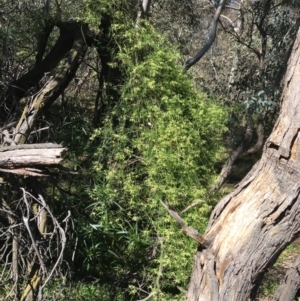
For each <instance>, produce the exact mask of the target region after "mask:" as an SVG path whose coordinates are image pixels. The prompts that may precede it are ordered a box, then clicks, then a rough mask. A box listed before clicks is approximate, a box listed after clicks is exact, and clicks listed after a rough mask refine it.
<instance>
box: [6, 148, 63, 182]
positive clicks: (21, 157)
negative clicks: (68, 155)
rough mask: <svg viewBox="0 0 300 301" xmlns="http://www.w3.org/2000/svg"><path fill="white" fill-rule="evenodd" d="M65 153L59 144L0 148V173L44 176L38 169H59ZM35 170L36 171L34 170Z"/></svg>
mask: <svg viewBox="0 0 300 301" xmlns="http://www.w3.org/2000/svg"><path fill="white" fill-rule="evenodd" d="M65 151H66V148H64V147H63V146H62V145H60V144H55V143H45V144H21V145H13V146H5V147H1V148H0V172H8V173H15V174H19V175H30V176H45V175H47V174H46V173H44V172H43V171H42V170H40V168H43V167H59V166H60V162H61V161H62V160H63V158H62V154H63V153H64V152H65ZM36 168H37V169H36Z"/></svg>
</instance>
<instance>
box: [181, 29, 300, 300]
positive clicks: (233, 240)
mask: <svg viewBox="0 0 300 301" xmlns="http://www.w3.org/2000/svg"><path fill="white" fill-rule="evenodd" d="M299 82H300V30H299V31H298V34H297V39H296V41H295V44H294V48H293V51H292V54H291V58H290V61H289V66H288V71H287V74H286V78H285V88H284V91H283V96H282V107H281V112H280V116H279V119H278V121H277V123H276V125H275V127H274V130H273V132H272V134H271V136H270V137H269V139H268V140H267V142H266V144H265V146H264V152H263V155H262V159H261V160H260V161H259V162H258V163H257V164H256V165H255V166H254V167H253V169H252V170H251V171H250V173H249V174H248V175H247V176H246V177H245V179H244V180H242V182H241V183H240V184H239V185H238V186H237V188H236V189H235V191H233V192H232V193H231V194H229V195H228V196H226V197H225V198H223V199H222V200H221V201H220V202H219V203H218V205H217V206H216V208H215V209H214V211H213V213H212V215H211V217H210V222H209V225H208V228H207V230H206V232H205V235H204V239H205V241H206V249H204V250H199V251H198V252H197V254H196V256H195V264H194V269H193V272H192V277H191V281H190V285H189V289H188V293H187V296H186V300H188V301H202V300H203V301H210V300H212V301H217V300H218V301H221V300H222V301H225V300H226V301H232V300H235V301H241V300H249V298H250V300H253V299H254V298H255V295H256V292H257V288H258V286H259V284H260V281H261V277H262V276H263V274H264V272H265V270H266V268H267V267H268V266H270V265H272V264H273V263H274V262H275V260H276V259H277V257H278V256H279V254H280V252H281V251H282V250H283V249H284V248H285V247H286V246H287V245H288V244H289V243H290V242H291V241H292V240H293V239H295V238H296V237H298V236H299V233H300V230H299V229H300V197H299V193H300V135H299V131H300V85H299Z"/></svg>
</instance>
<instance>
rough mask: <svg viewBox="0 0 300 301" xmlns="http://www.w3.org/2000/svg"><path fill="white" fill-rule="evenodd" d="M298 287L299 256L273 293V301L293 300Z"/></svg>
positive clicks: (299, 285) (299, 284) (299, 286)
mask: <svg viewBox="0 0 300 301" xmlns="http://www.w3.org/2000/svg"><path fill="white" fill-rule="evenodd" d="M299 288H300V257H298V258H297V259H296V261H295V262H294V264H293V266H292V267H290V268H289V269H288V270H287V272H286V274H285V277H284V279H283V280H282V282H281V284H280V285H279V287H278V289H277V290H276V293H275V295H274V298H273V301H293V300H295V298H296V295H297V292H298V290H299Z"/></svg>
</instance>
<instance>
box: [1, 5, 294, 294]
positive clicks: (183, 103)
mask: <svg viewBox="0 0 300 301" xmlns="http://www.w3.org/2000/svg"><path fill="white" fill-rule="evenodd" d="M185 2H187V3H182V1H155V2H153V4H152V7H151V16H150V18H149V20H142V21H141V22H140V23H139V25H138V26H137V23H136V18H137V13H138V7H139V5H138V3H136V2H135V1H106V0H85V1H55V2H50V7H49V9H47V7H46V6H45V3H44V2H42V1H33V2H19V1H12V2H11V1H10V2H8V1H2V3H1V4H0V20H1V25H0V45H1V52H0V93H1V116H2V120H0V123H1V127H2V128H1V132H0V134H1V143H2V145H9V144H10V143H11V141H9V140H5V138H7V137H11V138H12V139H13V137H14V133H13V131H14V127H15V126H16V123H17V121H18V119H19V118H20V116H21V114H22V111H23V110H24V108H25V107H26V106H27V105H28V103H30V101H31V99H32V97H33V96H34V95H36V94H37V93H38V92H39V91H40V90H42V89H43V87H44V86H45V84H46V83H47V82H49V81H50V80H51V79H53V78H55V75H56V74H57V73H58V72H59V71H60V70H62V69H63V67H64V64H65V63H66V62H67V60H68V57H67V55H66V56H63V57H62V58H61V60H60V63H59V64H57V65H56V66H54V67H53V68H51V70H49V71H48V72H45V74H44V76H43V77H42V78H41V79H40V80H39V81H38V82H37V83H35V84H34V85H32V86H31V87H30V88H28V89H27V90H26V91H25V93H24V96H23V97H22V98H21V99H19V100H17V99H16V98H13V99H14V101H13V102H12V103H11V105H12V106H11V107H10V108H9V109H8V110H7V107H6V101H7V97H8V94H7V91H8V90H9V88H10V87H11V86H13V85H14V83H15V82H17V80H18V79H19V78H21V77H22V76H23V75H24V74H27V73H28V71H30V70H32V68H34V67H35V66H39V64H40V63H41V62H42V61H43V59H45V57H46V56H47V55H48V54H49V53H50V52H51V50H52V49H53V47H54V45H55V43H56V42H57V39H58V38H59V36H60V29H61V28H62V26H63V25H64V24H73V23H74V24H79V26H81V28H82V32H83V34H82V35H83V36H84V38H85V39H86V44H87V45H88V46H89V48H88V49H87V52H86V54H85V56H84V58H83V59H82V61H80V64H79V67H78V69H77V71H76V75H75V74H74V76H73V78H72V81H71V80H70V82H69V83H67V84H66V85H65V87H63V89H62V91H61V93H60V94H59V97H57V99H56V100H55V102H53V104H52V105H51V106H49V107H47V109H46V110H44V111H43V112H42V113H41V114H40V116H39V117H38V119H37V120H36V122H35V124H34V127H33V128H32V129H31V132H30V134H29V135H28V136H27V138H26V143H44V142H55V143H61V144H62V145H63V146H65V147H67V149H68V152H67V153H66V156H65V160H64V165H65V166H66V167H68V168H69V169H71V170H73V171H75V172H77V174H76V175H75V174H74V173H72V174H70V173H67V172H65V173H64V172H61V171H60V172H59V171H58V170H51V176H50V177H49V178H50V179H51V180H49V178H48V179H42V180H36V179H35V180H33V181H31V179H30V178H29V179H28V178H27V177H19V176H14V175H8V174H5V173H3V174H2V175H1V176H2V177H3V178H1V179H2V180H1V183H0V186H1V187H0V190H1V191H0V197H1V208H2V210H1V212H0V221H1V226H2V228H1V243H0V247H1V250H2V255H1V257H0V259H1V271H0V272H1V275H2V276H1V277H2V278H1V290H0V298H4V297H6V299H7V300H9V299H11V300H15V298H18V299H20V297H21V296H22V295H23V294H24V290H25V287H26V282H27V281H28V279H29V278H30V275H28V264H27V262H30V261H32V258H33V257H34V250H33V249H32V247H31V242H30V238H29V235H28V233H27V232H26V229H25V228H24V225H23V224H22V216H24V212H25V211H26V207H25V205H24V198H25V196H24V194H22V190H21V188H25V189H26V191H27V192H29V193H31V194H32V195H31V196H32V198H31V199H30V200H28V203H29V205H30V216H31V217H32V221H31V226H32V229H33V231H37V230H36V229H35V228H36V226H35V225H34V214H35V213H34V209H33V208H34V206H35V203H36V201H35V199H34V195H35V194H34V191H35V189H34V188H32V186H34V187H40V189H42V191H43V195H44V198H45V200H46V202H47V204H48V206H49V211H48V214H49V212H51V213H52V214H53V215H54V216H55V217H56V219H57V221H58V222H59V224H60V225H61V227H63V229H64V231H65V233H66V239H67V244H66V248H65V249H64V257H63V259H62V260H59V267H56V269H55V271H54V272H53V274H52V278H51V281H49V282H48V283H47V285H46V287H45V288H44V290H43V297H42V298H43V299H42V300H58V299H59V300H84V299H86V298H89V299H91V300H93V298H94V299H95V300H139V299H142V298H146V297H147V296H149V295H151V296H152V297H153V298H154V299H156V300H182V299H183V296H184V290H185V289H186V287H187V284H188V281H189V276H190V273H191V267H192V256H193V253H194V251H195V250H196V248H197V243H196V242H194V241H192V240H191V239H190V238H188V237H186V236H184V235H183V234H182V233H181V231H179V227H178V226H177V224H175V223H174V221H172V219H171V218H170V217H169V215H168V214H167V212H166V211H165V210H164V209H163V207H162V206H161V204H160V200H162V201H164V202H166V203H169V204H170V205H172V206H173V207H174V208H175V209H176V211H178V212H181V213H182V218H183V219H184V220H185V221H186V222H187V224H191V225H193V227H194V228H196V229H197V230H198V231H199V232H200V233H201V232H203V231H204V229H205V227H206V223H207V219H208V216H209V213H210V212H211V210H212V208H213V206H214V204H215V203H216V201H217V200H218V198H219V196H220V194H221V193H222V192H212V191H211V187H212V186H213V185H214V184H215V181H216V178H217V174H218V172H219V171H220V169H221V167H222V165H223V163H224V162H225V161H226V159H227V154H229V153H231V152H232V151H234V150H235V149H236V147H237V146H238V145H240V144H241V143H243V139H244V134H245V129H246V128H247V126H249V124H250V125H251V127H252V128H253V132H255V129H256V128H258V126H259V124H260V123H261V124H262V126H263V128H262V129H263V130H264V131H263V132H259V133H258V134H257V137H256V134H253V140H251V142H250V143H249V145H248V147H247V148H246V149H245V150H244V151H245V152H246V151H247V150H248V149H249V148H250V147H251V146H254V145H255V144H256V140H255V139H254V138H258V136H259V135H260V134H261V133H262V135H263V136H265V135H267V133H268V132H269V131H270V129H271V128H272V125H273V122H274V121H275V118H276V114H277V113H278V105H279V95H280V93H281V79H282V77H283V74H284V70H285V66H286V62H287V60H286V59H285V57H286V56H288V52H289V50H290V47H291V45H292V42H293V37H294V35H295V32H296V30H297V28H298V26H299V22H298V17H299V15H298V10H297V3H296V2H295V4H293V3H292V2H289V6H287V4H286V3H284V2H282V3H277V2H276V1H267V0H265V1H261V5H262V6H261V7H259V8H257V7H255V6H254V4H253V3H252V2H250V1H236V2H231V4H230V5H229V7H228V8H227V9H226V10H225V11H224V14H223V15H224V16H223V19H222V18H221V22H220V24H219V32H218V39H217V41H216V43H215V44H214V46H213V47H212V49H211V50H210V51H209V53H208V54H207V55H206V57H204V59H203V60H202V61H201V63H200V64H199V65H198V66H196V67H195V68H194V69H192V70H191V71H189V72H188V73H187V72H185V71H183V69H182V67H181V66H182V65H183V62H184V60H185V59H186V58H187V57H189V56H191V55H193V54H194V53H195V52H196V51H197V50H198V49H199V48H201V45H203V44H204V43H205V41H206V39H207V35H208V29H209V26H210V22H211V17H212V14H213V13H214V10H215V6H214V4H213V3H211V2H208V1H207V2H204V1H203V2H201V1H185ZM46 3H47V1H46ZM232 8H235V9H234V10H233V9H232ZM62 24H63V25H62ZM83 24H84V26H85V25H86V26H87V27H88V30H86V29H84V28H85V27H84V26H83ZM47 34H49V36H48V39H47V40H46V42H47V43H46V45H45V49H44V50H43V51H42V52H41V51H40V50H41V49H42V48H43V47H42V46H41V45H42V43H43V41H44V38H45V35H47ZM266 39H267V42H266ZM264 43H267V48H264V45H265V44H264ZM3 112H4V113H3ZM4 116H5V118H4ZM11 122H12V123H13V124H11ZM8 124H9V125H10V127H9V128H8V129H9V132H8V133H7V134H6V133H5V132H4V131H5V129H6V126H7V125H8ZM261 131H262V130H261ZM259 150H260V148H258V150H257V151H259ZM248 156H249V154H248ZM252 156H253V155H252ZM257 158H258V156H257V157H251V158H250V159H248V158H247V157H246V159H244V160H245V161H248V163H249V161H251V163H250V165H252V163H254V162H255V161H256V159H257ZM241 161H243V159H242V160H241ZM243 172H244V165H243V167H242V168H241V169H240V170H238V172H237V173H236V174H237V176H238V177H239V176H240V173H243ZM27 196H28V198H29V196H30V195H29V194H28V195H27ZM191 204H192V206H190V205H191ZM8 210H9V211H10V212H11V215H14V217H15V218H14V219H13V220H11V219H10V217H9V215H7V211H8ZM13 229H18V230H17V232H16V233H15V232H13V231H15V230H13ZM48 231H49V232H50V233H52V237H54V236H55V235H56V236H55V238H54V239H53V240H51V241H48V240H47V248H46V247H45V248H44V249H45V254H44V260H45V262H46V264H47V267H48V268H49V270H51V269H52V268H53V267H54V265H55V263H56V260H57V258H58V256H59V252H60V247H61V245H60V239H61V237H60V236H59V235H58V232H57V226H56V224H55V223H51V221H49V222H48ZM8 233H10V234H8ZM12 233H15V234H12ZM10 235H12V236H10ZM14 235H16V236H17V237H19V242H20V245H21V248H20V251H19V254H20V262H21V263H19V265H20V267H22V268H20V274H19V280H18V285H17V286H18V289H16V288H15V287H14V286H13V285H12V284H11V282H12V274H11V271H10V268H9V264H10V263H11V261H12V256H11V250H10V247H11V245H12V240H13V237H14ZM37 236H38V235H37ZM55 240H56V242H55ZM34 298H37V299H38V298H41V297H38V296H34V297H33V298H32V299H31V300H34ZM26 300H30V299H26Z"/></svg>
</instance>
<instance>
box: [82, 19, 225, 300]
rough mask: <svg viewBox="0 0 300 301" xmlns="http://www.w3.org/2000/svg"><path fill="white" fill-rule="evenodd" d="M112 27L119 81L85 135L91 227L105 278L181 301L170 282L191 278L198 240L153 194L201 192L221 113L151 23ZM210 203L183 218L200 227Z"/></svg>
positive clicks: (197, 195) (179, 206) (167, 198)
mask: <svg viewBox="0 0 300 301" xmlns="http://www.w3.org/2000/svg"><path fill="white" fill-rule="evenodd" d="M113 29H114V31H115V32H114V33H115V35H114V37H115V39H116V44H117V45H118V46H119V49H118V53H117V55H116V57H115V61H114V62H112V66H119V67H120V66H121V67H120V68H121V70H122V73H123V77H124V85H122V87H120V90H119V92H120V94H121V97H120V100H119V102H118V103H117V104H115V105H111V107H110V109H108V111H107V113H106V116H105V120H104V122H103V126H102V127H101V128H99V129H97V130H95V132H94V134H93V135H92V137H91V144H90V147H91V148H92V149H93V152H94V162H93V168H92V177H93V181H94V185H93V186H92V188H91V189H90V190H89V191H88V193H89V196H90V198H91V199H92V200H93V201H94V203H93V204H92V205H91V208H93V210H92V216H93V218H94V221H95V222H94V224H93V225H91V226H92V228H93V229H94V231H98V232H99V234H100V235H101V236H102V242H101V243H100V242H99V246H97V248H101V252H100V253H101V254H99V256H101V257H102V259H103V260H102V264H105V263H108V262H109V265H110V269H109V271H110V272H109V273H110V275H109V276H108V277H116V275H119V277H120V275H124V274H125V273H127V275H128V277H134V278H135V279H136V278H138V279H140V281H143V282H142V283H140V285H142V287H143V288H144V289H145V290H147V291H152V292H153V293H155V294H156V296H157V298H158V299H159V300H177V299H176V298H179V299H178V300H180V299H181V298H182V296H180V295H179V294H178V290H177V288H176V286H177V285H180V286H183V287H186V285H187V281H188V277H189V275H190V270H191V266H192V254H193V252H194V251H195V249H196V243H195V242H193V241H192V240H191V239H188V238H187V237H185V236H184V235H182V234H181V232H180V231H179V228H178V226H177V224H176V223H175V222H174V221H172V220H171V218H170V217H169V216H168V214H167V212H165V211H164V209H163V208H162V206H161V204H160V202H159V200H163V201H164V202H167V203H170V204H171V205H173V206H175V207H176V210H178V211H180V210H183V209H184V208H186V207H187V206H188V205H189V204H190V203H192V202H193V201H194V200H195V199H203V198H205V196H206V191H207V187H208V185H209V184H211V183H212V180H213V177H212V175H213V168H214V163H215V162H216V160H217V159H218V157H219V155H220V151H221V150H222V147H221V145H220V135H221V134H222V132H223V131H224V130H225V126H224V125H222V122H220V121H222V120H225V119H226V112H224V111H223V110H222V109H221V108H220V107H219V106H217V105H215V104H213V103H212V102H211V100H209V99H207V98H206V97H205V95H203V94H201V93H197V92H196V90H195V88H194V87H193V84H192V82H191V80H190V78H189V77H188V76H187V75H186V74H185V73H184V71H183V70H182V68H180V67H179V66H178V55H177V53H176V51H174V50H172V47H171V46H170V45H169V44H168V43H166V41H165V40H164V39H163V38H162V36H160V35H159V34H158V33H157V32H156V31H155V30H154V29H153V27H151V26H150V25H149V24H147V23H144V24H142V26H140V27H139V28H134V27H132V29H126V28H125V26H122V25H120V24H116V25H114V27H113ZM210 210H211V206H210V205H209V204H208V203H207V202H205V201H203V202H202V204H201V205H200V206H199V205H198V207H194V208H193V209H190V210H189V211H187V212H186V213H184V214H183V217H184V219H185V220H186V221H187V222H188V223H190V224H193V226H194V227H195V228H197V229H198V230H200V231H203V230H204V229H205V226H206V222H207V217H208V214H209V212H210ZM103 242H105V245H103ZM92 254H94V253H93V252H92ZM91 261H92V259H91ZM112 274H114V276H112ZM137 274H138V275H137ZM161 274H162V275H163V276H162V275H161ZM129 275H130V276H129ZM129 289H130V292H131V294H136V293H137V294H139V293H140V292H139V291H138V289H137V288H136V287H135V286H131V287H130V288H129ZM174 292H175V294H178V297H176V296H174ZM141 296H142V295H141Z"/></svg>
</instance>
